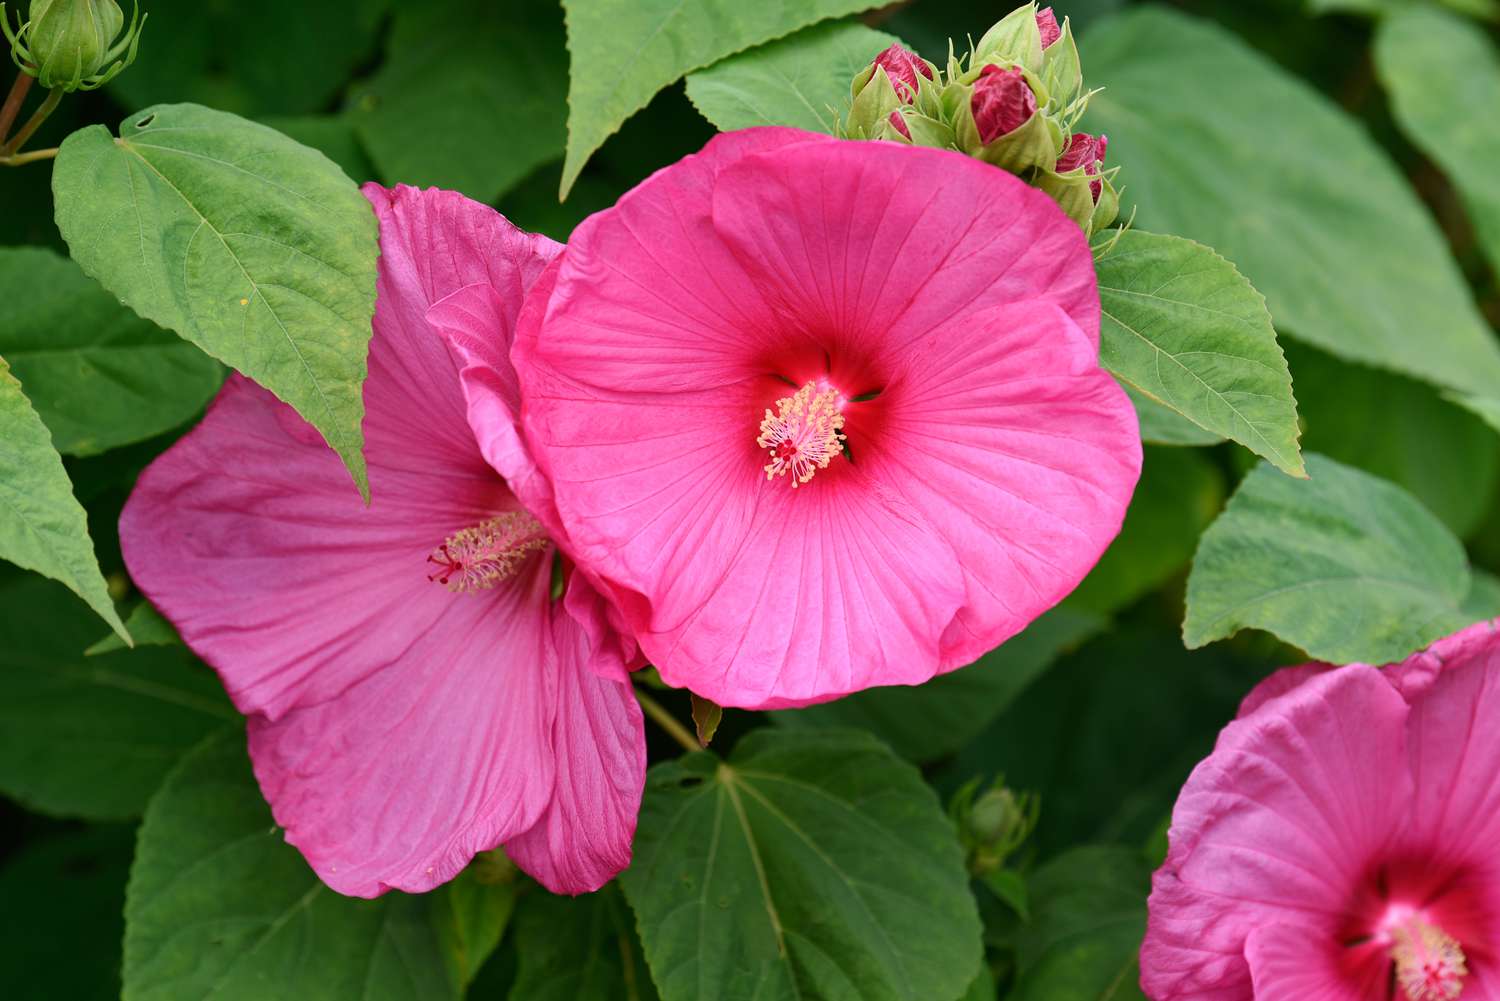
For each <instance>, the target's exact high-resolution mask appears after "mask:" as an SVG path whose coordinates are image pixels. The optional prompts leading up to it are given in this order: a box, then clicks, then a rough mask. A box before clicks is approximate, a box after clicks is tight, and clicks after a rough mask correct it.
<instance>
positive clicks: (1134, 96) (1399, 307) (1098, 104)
mask: <svg viewBox="0 0 1500 1001" xmlns="http://www.w3.org/2000/svg"><path fill="white" fill-rule="evenodd" d="M1083 49H1084V53H1083V56H1084V65H1085V66H1087V67H1088V78H1089V82H1090V83H1091V84H1092V85H1094V86H1100V87H1104V88H1105V89H1104V90H1103V91H1101V92H1100V93H1099V94H1097V95H1096V96H1095V97H1094V99H1093V101H1092V102H1091V103H1090V105H1089V114H1088V116H1087V118H1086V120H1085V121H1086V125H1085V127H1086V128H1088V130H1089V131H1091V132H1105V133H1107V134H1108V135H1109V159H1110V162H1111V163H1116V164H1120V165H1122V166H1123V168H1124V170H1123V172H1122V173H1121V175H1120V179H1119V180H1120V182H1122V183H1123V184H1125V185H1126V186H1127V187H1128V188H1129V190H1130V193H1131V194H1132V195H1134V197H1135V200H1136V203H1137V207H1138V208H1139V216H1138V217H1137V222H1138V223H1139V224H1140V225H1141V226H1142V227H1143V228H1146V229H1151V230H1155V231H1157V232H1162V233H1174V234H1177V235H1178V236H1184V237H1188V238H1190V239H1193V240H1198V241H1200V242H1202V243H1205V244H1207V245H1209V246H1211V247H1213V248H1215V249H1216V250H1217V251H1218V252H1219V253H1221V254H1223V255H1224V256H1225V257H1227V258H1228V259H1229V260H1231V261H1234V263H1235V266H1236V267H1237V268H1238V269H1239V270H1240V271H1241V272H1242V273H1243V274H1244V275H1245V277H1247V278H1248V279H1249V280H1250V281H1251V282H1253V283H1254V284H1255V287H1256V288H1257V289H1259V290H1260V291H1261V292H1262V293H1263V294H1264V295H1265V297H1266V301H1267V303H1268V305H1269V306H1270V309H1271V314H1272V315H1273V316H1274V317H1275V318H1276V326H1277V329H1278V330H1280V331H1281V332H1282V333H1284V334H1289V335H1291V336H1293V337H1297V338H1300V339H1302V340H1305V341H1308V342H1310V343H1312V344H1315V345H1317V346H1319V347H1321V348H1323V349H1325V350H1327V351H1330V352H1332V353H1333V354H1335V355H1338V356H1339V357H1341V358H1346V359H1349V360H1352V361H1361V362H1364V363H1366V364H1370V365H1375V366H1378V367H1381V368H1387V369H1391V370H1393V371H1397V372H1402V373H1405V374H1407V375H1411V376H1416V377H1419V378H1422V379H1426V380H1428V381H1430V382H1435V383H1437V384H1439V385H1442V386H1446V387H1449V388H1453V389H1459V390H1467V391H1470V392H1476V393H1486V392H1488V393H1493V392H1494V387H1495V386H1496V385H1500V343H1497V342H1496V341H1495V338H1494V336H1493V334H1492V333H1491V332H1490V331H1489V329H1488V328H1487V325H1486V324H1485V322H1484V320H1483V318H1482V317H1481V316H1480V315H1479V313H1478V311H1477V310H1476V309H1475V307H1474V304H1473V302H1472V301H1471V299H1470V296H1469V291H1468V288H1467V286H1466V285H1465V283H1464V280H1463V276H1462V275H1461V274H1460V273H1459V270H1458V267H1457V265H1456V264H1455V263H1454V262H1453V260H1452V258H1451V257H1450V256H1449V254H1448V248H1447V245H1446V242H1445V241H1444V239H1443V236H1442V234H1441V233H1440V232H1439V230H1438V227H1437V225H1436V223H1435V222H1434V221H1433V219H1432V218H1431V217H1430V216H1429V215H1428V214H1427V212H1426V210H1425V209H1424V208H1423V206H1422V204H1421V203H1420V202H1419V201H1418V200H1417V197H1416V195H1415V193H1414V192H1413V191H1412V189H1411V188H1410V187H1409V186H1408V185H1407V184H1406V182H1405V180H1404V179H1403V178H1402V177H1401V175H1400V173H1399V172H1398V171H1397V170H1396V168H1395V166H1394V165H1393V164H1392V163H1391V161H1390V160H1389V159H1388V158H1387V157H1386V156H1385V154H1384V153H1383V152H1381V150H1380V149H1379V148H1378V147H1377V146H1376V145H1375V143H1374V142H1372V141H1371V139H1370V137H1369V135H1368V134H1366V132H1365V131H1364V129H1363V128H1362V127H1361V126H1360V125H1359V124H1358V123H1357V122H1355V121H1354V120H1353V119H1351V118H1350V117H1349V116H1348V115H1347V114H1345V113H1344V112H1343V111H1342V110H1340V109H1339V108H1338V107H1337V106H1335V105H1334V104H1333V103H1332V102H1331V101H1329V100H1328V99H1327V98H1325V97H1323V96H1321V95H1320V94H1318V93H1316V92H1315V91H1313V90H1312V89H1311V88H1310V87H1309V86H1308V85H1307V84H1305V83H1302V82H1301V81H1299V80H1297V79H1296V78H1294V77H1292V76H1291V75H1289V74H1288V73H1287V72H1286V71H1284V70H1282V69H1280V68H1279V67H1277V66H1276V65H1275V64H1274V63H1272V62H1271V61H1270V60H1269V59H1267V58H1266V57H1264V56H1262V55H1259V54H1257V53H1255V52H1253V51H1252V50H1250V49H1249V48H1248V47H1247V46H1246V45H1245V44H1244V43H1243V42H1241V41H1239V40H1238V39H1237V38H1236V37H1235V36H1233V35H1231V34H1230V33H1229V32H1227V31H1225V30H1223V29H1221V28H1218V27H1215V26H1213V25H1211V24H1208V23H1206V22H1203V21H1199V20H1196V19H1194V18H1191V17H1189V16H1187V15H1184V14H1180V13H1176V12H1173V11H1170V10H1168V9H1166V8H1163V7H1142V8H1139V9H1136V10H1132V11H1128V12H1126V13H1123V14H1120V15H1117V16H1116V17H1113V18H1111V19H1109V20H1108V21H1104V22H1101V23H1100V24H1098V25H1097V26H1095V27H1094V28H1092V29H1091V30H1090V31H1089V32H1088V34H1087V36H1086V37H1085V38H1084V45H1083ZM1143 52H1149V53H1150V54H1151V58H1149V59H1143V58H1141V53H1143ZM1268 108H1274V109H1276V110H1275V114H1274V115H1269V116H1268V115H1267V113H1266V109H1268ZM1290 248H1295V252H1293V251H1292V249H1290ZM1413 261H1420V262H1421V266H1420V267H1414V266H1413V265H1412V262H1413Z"/></svg>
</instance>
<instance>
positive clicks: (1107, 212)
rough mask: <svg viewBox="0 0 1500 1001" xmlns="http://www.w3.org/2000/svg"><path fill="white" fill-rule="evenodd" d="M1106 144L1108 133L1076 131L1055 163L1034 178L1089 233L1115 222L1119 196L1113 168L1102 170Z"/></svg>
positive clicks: (1107, 142)
mask: <svg viewBox="0 0 1500 1001" xmlns="http://www.w3.org/2000/svg"><path fill="white" fill-rule="evenodd" d="M1108 145H1109V138H1108V137H1107V136H1092V135H1089V134H1088V133H1087V132H1075V133H1073V135H1072V136H1071V137H1069V139H1068V145H1067V148H1066V149H1064V150H1063V152H1062V155H1061V156H1059V157H1058V158H1057V166H1056V167H1055V168H1054V169H1053V170H1050V171H1046V172H1045V173H1043V174H1041V175H1040V176H1039V177H1038V178H1037V180H1036V184H1037V186H1038V187H1040V188H1041V189H1042V190H1043V191H1045V192H1047V194H1049V195H1051V196H1052V197H1053V199H1054V200H1056V202H1057V204H1058V205H1059V206H1060V207H1061V208H1062V210H1063V211H1064V212H1066V213H1067V214H1068V216H1069V217H1070V218H1071V219H1072V220H1073V221H1074V222H1076V223H1078V225H1080V226H1082V227H1083V228H1084V230H1085V231H1086V232H1088V233H1089V234H1091V235H1092V234H1093V233H1095V232H1096V231H1098V230H1100V229H1103V228H1104V227H1105V226H1108V225H1109V224H1110V223H1112V222H1114V221H1115V216H1116V215H1118V214H1119V209H1120V203H1119V197H1118V195H1116V193H1115V189H1114V185H1113V184H1111V183H1110V176H1112V175H1113V173H1114V171H1109V172H1108V173H1106V172H1105V171H1104V170H1103V163H1104V151H1105V149H1106V147H1108Z"/></svg>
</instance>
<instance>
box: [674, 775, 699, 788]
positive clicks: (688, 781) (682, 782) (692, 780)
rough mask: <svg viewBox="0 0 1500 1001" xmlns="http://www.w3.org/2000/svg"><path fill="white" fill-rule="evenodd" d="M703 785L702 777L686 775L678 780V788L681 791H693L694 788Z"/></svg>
mask: <svg viewBox="0 0 1500 1001" xmlns="http://www.w3.org/2000/svg"><path fill="white" fill-rule="evenodd" d="M702 784H703V776H702V775H685V776H683V777H682V778H680V779H678V780H677V788H679V789H692V788H693V787H695V786H701V785H702Z"/></svg>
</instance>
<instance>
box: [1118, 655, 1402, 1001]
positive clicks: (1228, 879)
mask: <svg viewBox="0 0 1500 1001" xmlns="http://www.w3.org/2000/svg"><path fill="white" fill-rule="evenodd" d="M1406 719H1407V706H1406V703H1405V702H1404V701H1403V700H1402V698H1401V696H1400V695H1399V694H1398V693H1397V692H1396V690H1395V689H1394V688H1393V687H1392V686H1391V685H1390V683H1389V682H1388V681H1387V680H1386V679H1385V678H1383V677H1382V676H1381V675H1380V673H1379V672H1378V671H1376V670H1375V669H1374V668H1370V667H1364V666H1353V667H1345V668H1340V669H1339V670H1336V671H1329V672H1327V673H1324V674H1320V675H1318V676H1317V677H1314V678H1311V679H1309V680H1308V681H1307V682H1305V683H1304V684H1303V685H1301V686H1300V687H1298V688H1297V689H1296V690H1295V691H1294V692H1293V693H1291V694H1289V695H1287V696H1284V697H1282V698H1280V699H1277V700H1274V701H1272V702H1270V703H1267V705H1266V706H1264V707H1263V708H1262V709H1261V710H1260V711H1259V712H1256V713H1254V714H1252V715H1250V716H1247V717H1245V718H1243V719H1239V720H1236V721H1235V722H1233V723H1230V724H1229V726H1228V727H1226V728H1225V730H1224V732H1223V734H1221V736H1220V738H1219V743H1218V746H1217V747H1216V748H1215V749H1214V752H1213V753H1212V754H1211V755H1210V756H1209V757H1208V758H1207V759H1205V760H1204V761H1203V762H1202V763H1200V764H1199V765H1198V767H1197V768H1196V769H1194V771H1193V774H1192V776H1191V777H1190V778H1189V779H1188V781H1187V784H1186V785H1185V786H1184V787H1183V790H1182V794H1181V796H1180V797H1179V798H1178V800H1177V806H1176V808H1175V809H1174V810H1173V813H1172V827H1171V830H1170V831H1169V841H1170V850H1169V853H1168V855H1167V860H1166V862H1165V863H1164V864H1163V865H1162V867H1161V868H1160V869H1159V870H1157V872H1156V875H1155V877H1154V879H1153V881H1152V891H1151V899H1150V903H1149V910H1150V913H1149V919H1148V922H1147V930H1146V941H1145V943H1144V944H1143V946H1142V949H1141V982H1142V985H1143V986H1144V987H1145V989H1146V993H1147V994H1148V995H1150V996H1152V997H1160V998H1173V999H1196V998H1205V999H1206V998H1220V997H1225V998H1227V997H1238V998H1246V997H1249V995H1250V989H1249V982H1250V970H1249V968H1248V966H1247V965H1246V962H1245V959H1244V955H1243V950H1244V948H1245V942H1246V939H1247V937H1248V936H1249V935H1250V933H1251V932H1252V931H1253V930H1254V929H1255V928H1257V927H1260V926H1262V925H1266V924H1270V923H1277V922H1279V923H1283V924H1286V925H1289V926H1291V927H1294V928H1296V929H1300V930H1301V931H1302V933H1303V934H1307V935H1321V936H1325V937H1326V938H1328V939H1329V940H1334V939H1335V937H1336V934H1337V930H1338V923H1339V920H1340V919H1341V917H1342V916H1343V914H1344V911H1345V908H1346V907H1347V905H1348V904H1349V902H1350V901H1351V900H1352V899H1353V898H1354V893H1355V889H1356V887H1357V886H1358V883H1359V880H1360V878H1361V877H1362V876H1363V875H1364V866H1365V865H1366V864H1367V863H1368V860H1369V859H1370V858H1372V857H1375V856H1376V853H1377V852H1378V851H1379V850H1380V849H1381V848H1382V847H1383V846H1384V845H1385V844H1386V843H1387V839H1388V837H1389V835H1390V833H1391V832H1392V831H1393V830H1395V829H1397V828H1398V827H1399V824H1400V821H1401V820H1402V819H1403V818H1404V817H1405V815H1406V812H1407V811H1408V810H1409V809H1410V805H1411V802H1412V795H1413V793H1412V788H1411V776H1410V773H1409V772H1408V770H1407V768H1406V767H1405V760H1406V739H1405V734H1406Z"/></svg>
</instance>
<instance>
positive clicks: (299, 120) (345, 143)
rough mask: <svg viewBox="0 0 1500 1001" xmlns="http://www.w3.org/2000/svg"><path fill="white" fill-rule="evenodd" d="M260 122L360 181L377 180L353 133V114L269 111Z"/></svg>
mask: <svg viewBox="0 0 1500 1001" xmlns="http://www.w3.org/2000/svg"><path fill="white" fill-rule="evenodd" d="M257 121H259V122H260V123H261V124H262V125H265V126H267V127H268V128H273V129H275V130H276V131H277V132H280V133H281V134H282V135H284V136H289V137H290V138H292V139H295V140H296V141H297V142H299V143H301V144H302V145H304V146H311V147H312V148H313V149H315V150H317V151H318V152H319V153H322V154H323V155H324V156H326V157H328V159H330V160H332V161H333V162H334V163H336V164H338V165H339V169H340V170H342V171H343V172H344V173H345V174H347V175H348V176H349V178H350V179H351V180H353V181H357V182H359V183H361V184H362V183H364V182H365V181H373V180H376V177H377V175H376V171H375V165H374V164H373V163H371V162H370V156H369V154H368V153H366V152H365V148H364V147H363V146H361V145H360V143H359V137H358V136H357V135H356V134H355V128H354V117H353V115H349V114H343V115H270V116H265V117H262V118H259V119H257Z"/></svg>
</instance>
